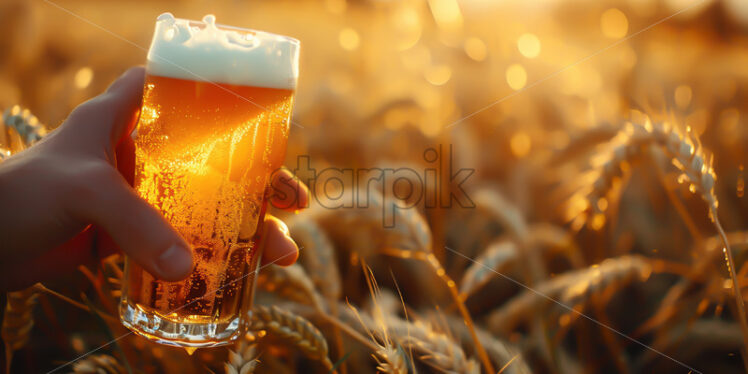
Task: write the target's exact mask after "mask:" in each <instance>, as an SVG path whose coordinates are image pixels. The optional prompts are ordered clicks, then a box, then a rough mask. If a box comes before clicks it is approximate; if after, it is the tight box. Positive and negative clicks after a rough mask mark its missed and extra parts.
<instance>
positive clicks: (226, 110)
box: [112, 13, 299, 347]
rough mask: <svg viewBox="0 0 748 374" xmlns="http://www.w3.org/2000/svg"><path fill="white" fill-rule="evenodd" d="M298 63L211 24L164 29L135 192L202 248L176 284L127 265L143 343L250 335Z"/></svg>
mask: <svg viewBox="0 0 748 374" xmlns="http://www.w3.org/2000/svg"><path fill="white" fill-rule="evenodd" d="M298 55H299V42H298V40H295V39H292V38H289V37H285V36H280V35H275V34H270V33H267V32H262V31H255V30H247V29H240V28H234V27H228V26H222V25H216V24H215V17H213V16H212V15H209V16H206V17H205V18H203V20H202V21H201V22H198V21H190V20H184V19H175V18H174V17H173V16H172V15H171V14H169V13H165V14H163V15H161V16H159V18H158V20H157V21H156V30H155V33H154V36H153V40H152V42H151V46H150V49H149V51H148V60H147V65H146V80H145V90H144V94H143V105H142V109H141V113H140V118H139V120H138V125H137V130H136V132H134V135H133V136H134V139H135V146H136V151H135V152H136V153H135V159H136V161H135V164H136V168H135V189H136V191H137V192H138V194H139V195H140V196H141V197H142V198H144V199H145V200H147V201H148V202H149V203H150V204H151V205H153V206H154V207H156V209H158V210H160V212H161V213H162V214H163V215H164V217H165V218H166V220H167V221H168V222H169V223H171V225H172V226H173V227H174V228H175V229H176V230H177V231H178V232H179V233H180V234H181V235H182V236H183V237H184V238H185V240H187V242H188V243H189V244H190V245H191V246H192V248H193V249H194V252H193V254H194V262H195V268H194V270H193V272H192V273H191V274H190V275H189V277H188V278H187V279H186V280H184V281H178V282H166V281H162V280H159V279H156V278H154V277H153V276H152V275H151V274H149V273H148V272H147V271H145V270H143V268H142V267H140V266H139V265H138V264H136V263H134V262H133V261H131V260H129V259H126V260H125V278H124V282H123V289H122V299H121V302H120V319H121V320H122V323H123V324H124V325H125V326H127V327H128V328H130V329H131V330H132V331H134V332H135V333H137V334H140V335H143V336H145V337H147V338H149V339H151V340H154V341H157V342H160V343H164V344H170V345H176V346H182V347H210V346H217V345H223V344H228V343H229V342H230V341H232V340H234V339H236V338H237V337H238V336H239V335H240V334H241V322H242V318H243V316H244V315H245V314H246V311H247V310H248V308H249V305H250V304H251V302H252V292H253V285H254V279H255V275H256V273H257V271H258V263H259V260H260V254H259V253H258V240H259V239H260V238H259V233H260V231H261V230H260V227H261V225H262V222H263V216H264V213H265V206H266V203H267V201H266V200H267V194H266V189H267V187H268V185H269V182H270V181H269V177H270V175H271V173H272V172H273V171H274V170H276V169H277V168H279V167H280V165H281V164H282V162H283V159H284V157H285V151H286V141H287V139H288V131H289V121H290V115H291V108H292V105H293V100H294V92H295V89H296V81H297V77H298ZM112 214H116V212H112Z"/></svg>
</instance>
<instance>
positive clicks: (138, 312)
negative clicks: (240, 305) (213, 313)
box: [119, 300, 241, 348]
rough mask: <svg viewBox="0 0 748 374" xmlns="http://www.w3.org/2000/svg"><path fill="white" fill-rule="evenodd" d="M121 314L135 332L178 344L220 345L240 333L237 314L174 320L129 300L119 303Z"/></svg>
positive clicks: (163, 341) (127, 325)
mask: <svg viewBox="0 0 748 374" xmlns="http://www.w3.org/2000/svg"><path fill="white" fill-rule="evenodd" d="M119 315H120V321H122V324H123V325H125V327H127V328H128V329H130V330H131V331H132V332H134V333H136V334H138V335H140V336H143V337H145V338H147V339H149V340H151V341H154V342H156V343H161V344H166V345H171V346H175V347H196V348H207V347H218V346H222V345H227V344H231V343H233V341H234V340H236V339H237V338H238V337H239V335H241V331H240V328H239V327H240V320H239V317H238V316H237V317H236V318H233V319H230V320H228V321H226V322H218V323H205V322H175V321H172V320H170V319H167V318H164V317H162V316H159V315H157V314H154V313H149V312H146V311H144V310H142V309H141V308H138V307H137V306H135V305H132V304H130V303H128V302H127V301H126V300H122V302H121V303H120V307H119Z"/></svg>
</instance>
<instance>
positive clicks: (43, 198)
mask: <svg viewBox="0 0 748 374" xmlns="http://www.w3.org/2000/svg"><path fill="white" fill-rule="evenodd" d="M144 74H145V73H144V69H143V68H132V69H130V70H128V71H127V72H126V73H124V74H123V75H122V76H121V77H120V78H119V79H118V80H117V81H115V82H114V83H113V84H112V85H111V86H110V87H109V88H108V89H107V91H106V92H105V93H104V94H102V95H100V96H97V97H95V98H93V99H91V100H89V101H87V102H85V103H83V104H81V105H79V106H78V107H77V108H75V110H74V111H73V112H72V113H71V114H70V116H69V117H68V119H67V120H65V122H64V123H63V124H62V125H61V126H60V127H59V128H57V129H56V130H55V131H53V132H51V133H50V134H49V135H48V136H47V137H45V138H44V139H43V140H42V141H41V142H39V143H38V144H36V145H34V146H33V147H31V148H29V149H27V150H25V151H23V152H20V153H18V154H17V155H14V156H13V157H10V158H9V159H7V160H6V161H5V162H3V163H0V291H4V290H13V289H19V288H23V287H26V286H29V285H31V284H33V283H35V282H38V281H41V280H44V279H47V278H51V277H54V276H55V275H59V274H63V273H66V272H70V271H71V270H73V269H75V267H76V266H78V265H80V264H84V263H87V262H91V261H95V260H97V259H98V258H99V257H101V256H105V255H107V254H110V253H113V252H115V251H116V250H117V249H118V248H119V249H121V250H122V251H123V252H125V253H126V254H127V255H128V256H130V257H131V258H132V259H133V260H134V261H136V262H137V263H139V264H140V265H141V266H143V268H145V269H146V270H148V271H149V272H150V273H151V274H153V275H154V276H156V277H159V278H162V279H165V280H169V281H174V280H179V279H183V278H184V277H186V276H187V275H188V274H189V273H190V272H191V271H192V266H193V262H192V250H191V249H190V247H189V245H188V244H187V243H186V242H185V241H184V239H183V238H182V237H181V236H180V235H179V234H178V233H177V232H176V231H175V230H174V229H173V228H172V227H171V226H170V225H169V224H168V223H167V221H166V220H165V219H164V218H163V216H162V215H161V213H159V212H158V211H157V210H156V209H154V208H153V207H151V206H150V205H149V204H148V203H147V202H145V201H144V200H142V199H141V198H139V197H138V196H137V194H136V193H135V191H134V190H133V189H132V188H131V187H130V185H131V184H132V179H133V172H134V158H135V155H134V144H133V141H132V138H131V137H130V133H131V132H132V130H133V128H134V126H135V121H136V116H137V112H138V110H139V109H140V105H141V100H142V95H143V81H144ZM272 182H273V185H277V184H283V185H284V186H285V187H286V188H285V190H286V192H288V191H291V193H284V194H283V195H282V196H283V199H280V198H277V197H274V198H271V203H273V204H274V205H275V206H281V207H288V208H289V209H290V210H293V209H297V208H300V207H305V206H306V204H307V201H308V190H307V188H306V187H305V186H304V185H303V184H302V183H300V182H298V180H297V179H295V178H293V176H292V175H291V173H290V172H288V171H287V170H282V171H280V172H277V173H275V174H274V179H273V181H272ZM289 187H290V188H289ZM265 229H266V237H265V238H264V240H265V241H266V245H265V248H266V250H265V253H264V254H263V262H265V263H268V262H274V263H276V264H279V265H290V264H292V263H294V262H295V261H296V258H297V257H298V247H297V246H296V244H295V243H294V242H293V240H291V238H290V237H289V235H288V229H287V227H286V225H285V224H284V223H283V222H282V221H280V220H279V219H277V218H274V217H270V216H267V217H266V219H265Z"/></svg>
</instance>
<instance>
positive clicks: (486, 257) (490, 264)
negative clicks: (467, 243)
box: [460, 240, 518, 299]
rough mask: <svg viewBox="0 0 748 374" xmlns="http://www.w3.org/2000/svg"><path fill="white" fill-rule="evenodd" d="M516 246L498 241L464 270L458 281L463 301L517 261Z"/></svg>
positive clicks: (505, 241) (506, 241) (512, 243)
mask: <svg viewBox="0 0 748 374" xmlns="http://www.w3.org/2000/svg"><path fill="white" fill-rule="evenodd" d="M517 252H518V251H517V245H516V244H515V243H514V242H512V241H508V240H500V241H496V242H493V243H491V244H489V246H488V248H486V250H485V251H483V252H482V253H481V254H480V255H479V256H478V257H476V258H475V262H473V263H471V265H470V266H469V267H468V268H467V270H465V274H463V276H462V279H461V280H460V293H461V294H462V295H463V299H464V298H466V297H467V295H469V294H471V293H473V292H474V291H475V290H476V289H477V288H478V287H480V286H482V285H483V284H485V283H486V282H488V280H489V279H490V278H491V277H492V276H493V275H495V272H499V273H501V272H503V271H504V269H506V268H507V267H509V266H511V265H513V264H514V262H515V261H516V259H517Z"/></svg>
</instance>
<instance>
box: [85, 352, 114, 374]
mask: <svg viewBox="0 0 748 374" xmlns="http://www.w3.org/2000/svg"><path fill="white" fill-rule="evenodd" d="M73 373H76V374H125V373H127V370H125V368H124V367H123V366H122V365H120V363H119V362H118V361H117V359H116V358H114V357H112V356H110V355H106V354H100V355H89V356H87V357H85V358H84V359H81V360H79V361H78V362H76V363H75V364H73Z"/></svg>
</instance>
